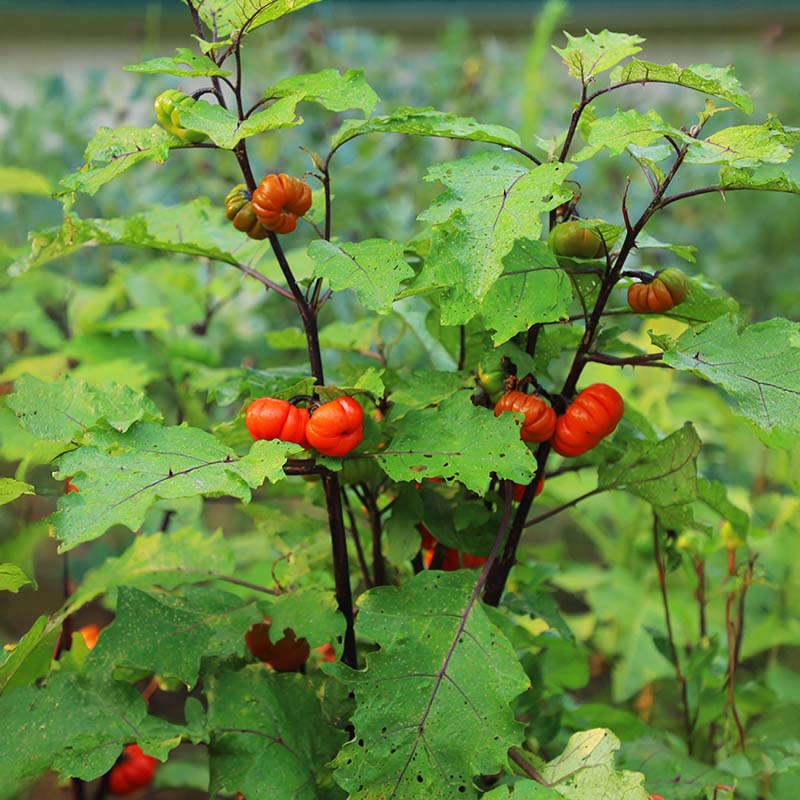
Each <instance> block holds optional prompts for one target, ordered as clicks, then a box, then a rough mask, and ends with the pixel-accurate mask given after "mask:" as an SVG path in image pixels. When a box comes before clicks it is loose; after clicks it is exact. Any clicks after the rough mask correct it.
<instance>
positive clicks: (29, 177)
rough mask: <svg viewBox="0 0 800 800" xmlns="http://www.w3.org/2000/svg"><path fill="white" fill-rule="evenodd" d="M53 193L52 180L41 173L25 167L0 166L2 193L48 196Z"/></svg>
mask: <svg viewBox="0 0 800 800" xmlns="http://www.w3.org/2000/svg"><path fill="white" fill-rule="evenodd" d="M52 193H53V189H52V188H51V186H50V182H49V181H48V180H47V178H45V176H44V175H42V174H41V173H39V172H34V171H33V170H32V169H25V168H23V167H4V166H0V194H36V195H43V196H47V195H50V194H52Z"/></svg>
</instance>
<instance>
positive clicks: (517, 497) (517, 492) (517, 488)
mask: <svg viewBox="0 0 800 800" xmlns="http://www.w3.org/2000/svg"><path fill="white" fill-rule="evenodd" d="M527 488H528V487H527V486H526V485H525V484H524V483H515V484H514V502H515V503H520V502H522V495H524V494H525V490H526V489H527ZM542 489H544V478H542V479H541V480H540V481H539V485H538V486H537V487H536V494H534V497H538V496H539V495H540V494H541V493H542Z"/></svg>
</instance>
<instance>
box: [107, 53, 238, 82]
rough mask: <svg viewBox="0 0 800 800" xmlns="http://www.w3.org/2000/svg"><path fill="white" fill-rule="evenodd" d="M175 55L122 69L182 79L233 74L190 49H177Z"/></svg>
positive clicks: (152, 59)
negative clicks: (174, 76)
mask: <svg viewBox="0 0 800 800" xmlns="http://www.w3.org/2000/svg"><path fill="white" fill-rule="evenodd" d="M175 53H176V54H175V55H174V56H172V57H163V58H151V59H149V60H147V61H142V62H140V63H138V64H128V65H127V66H125V67H123V68H122V69H124V70H126V71H127V72H144V73H147V74H149V75H153V74H158V73H164V74H167V75H177V76H178V77H180V78H199V77H202V76H206V77H224V76H227V75H230V74H231V72H230V70H227V69H222V68H221V67H219V66H218V65H217V64H216V63H215V62H214V61H212V59H210V58H209V57H208V56H204V55H201V56H199V55H197V53H195V52H193V51H192V50H189V48H188V47H177V48H176V49H175Z"/></svg>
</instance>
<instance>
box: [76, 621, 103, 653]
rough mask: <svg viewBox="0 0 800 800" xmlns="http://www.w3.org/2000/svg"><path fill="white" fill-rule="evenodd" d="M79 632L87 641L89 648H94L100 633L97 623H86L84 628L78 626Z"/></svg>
mask: <svg viewBox="0 0 800 800" xmlns="http://www.w3.org/2000/svg"><path fill="white" fill-rule="evenodd" d="M77 632H78V633H79V634H80V635H81V637H82V638H83V641H84V642H85V643H86V647H87V649H88V650H92V649H93V648H94V646H95V645H96V644H97V637H98V636H99V635H100V628H99V627H98V626H97V625H84V626H83V627H82V628H78V631H77Z"/></svg>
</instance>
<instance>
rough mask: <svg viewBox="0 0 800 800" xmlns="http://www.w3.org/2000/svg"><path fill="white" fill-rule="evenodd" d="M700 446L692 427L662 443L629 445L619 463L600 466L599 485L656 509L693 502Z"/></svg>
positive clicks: (641, 442)
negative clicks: (622, 491) (619, 491)
mask: <svg viewBox="0 0 800 800" xmlns="http://www.w3.org/2000/svg"><path fill="white" fill-rule="evenodd" d="M700 447H701V443H700V439H699V438H698V436H697V433H696V432H695V430H694V428H693V427H692V426H691V425H686V426H685V427H683V428H681V429H680V430H677V431H675V433H672V434H670V435H669V436H668V437H667V438H666V439H662V440H661V441H660V442H648V441H642V440H639V441H632V442H627V443H626V448H625V453H624V454H623V456H622V458H621V459H620V460H619V461H615V462H613V463H610V464H609V463H604V464H601V465H600V469H599V471H598V486H599V488H602V489H605V490H608V489H624V490H625V491H628V492H631V493H632V494H635V495H638V496H639V497H641V498H642V499H643V500H646V501H647V502H648V503H650V504H651V505H653V506H656V507H661V506H672V505H676V504H681V503H690V502H692V501H693V500H695V499H696V497H697V456H698V454H699V453H700Z"/></svg>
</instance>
